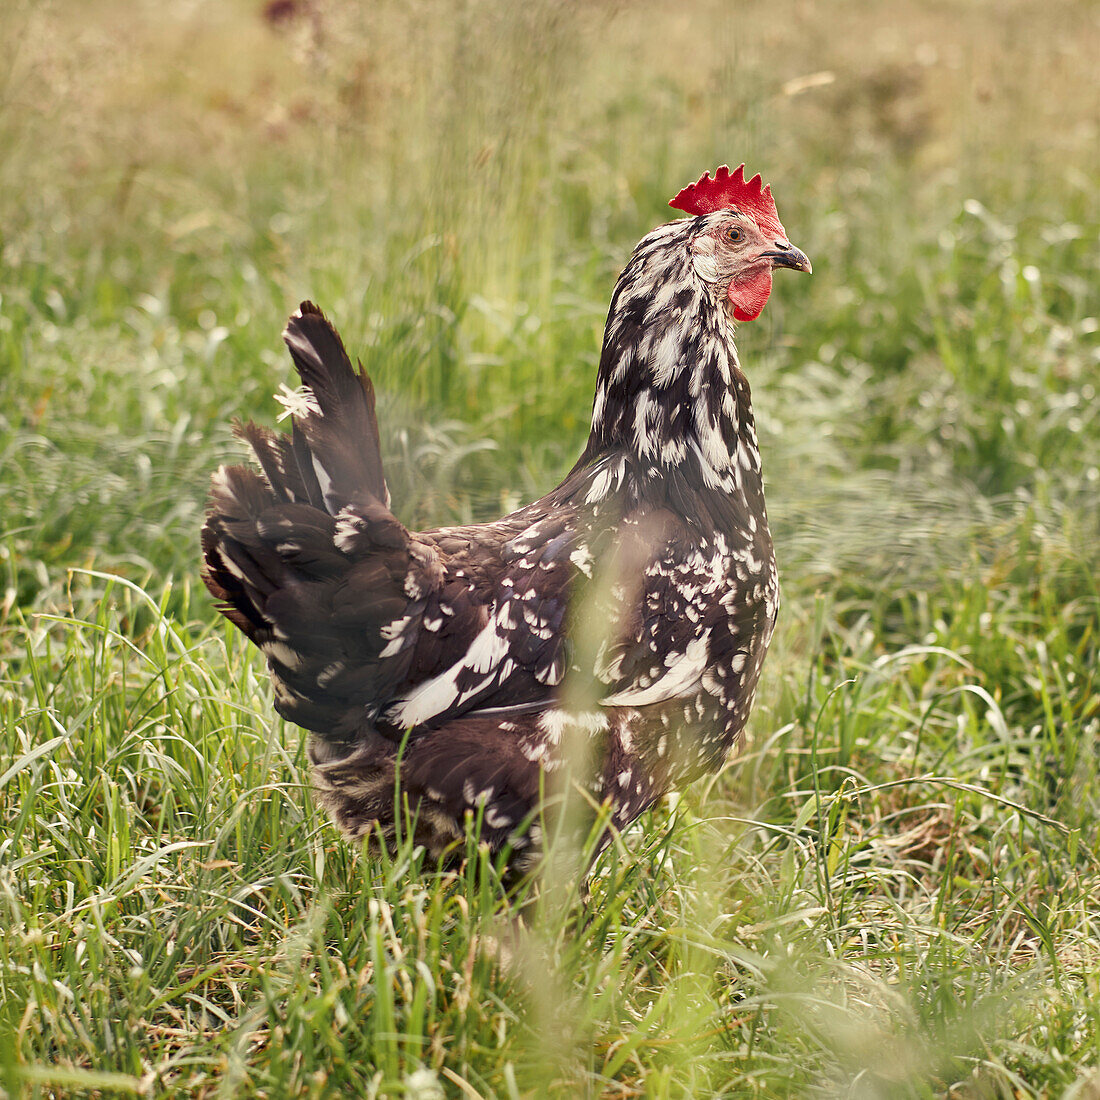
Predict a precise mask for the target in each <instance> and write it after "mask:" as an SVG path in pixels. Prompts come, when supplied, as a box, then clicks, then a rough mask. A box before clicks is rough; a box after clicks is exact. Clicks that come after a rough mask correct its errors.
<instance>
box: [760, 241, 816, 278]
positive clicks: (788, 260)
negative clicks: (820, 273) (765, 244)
mask: <svg viewBox="0 0 1100 1100" xmlns="http://www.w3.org/2000/svg"><path fill="white" fill-rule="evenodd" d="M760 258H761V259H762V260H764V259H768V260H771V262H772V267H789V268H793V269H794V270H795V271H805V272H806V274H807V275H812V274H813V273H814V269H813V267H812V265H811V264H810V260H809V257H808V256H807V255H806V253H805V252H803V251H802V249H801V248H795V246H794V245H793V244H785V245H784V246H783V247H782V248H777V249H775V251H774V252H765V253H764V254H763V255H762V256H761V257H760Z"/></svg>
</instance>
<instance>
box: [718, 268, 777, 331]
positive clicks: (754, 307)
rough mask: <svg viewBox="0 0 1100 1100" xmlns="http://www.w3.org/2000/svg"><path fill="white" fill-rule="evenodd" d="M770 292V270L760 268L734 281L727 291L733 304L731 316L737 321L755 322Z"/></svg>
mask: <svg viewBox="0 0 1100 1100" xmlns="http://www.w3.org/2000/svg"><path fill="white" fill-rule="evenodd" d="M771 292H772V269H771V268H770V267H762V268H760V269H759V270H758V271H755V272H753V273H752V274H750V275H747V276H745V277H744V278H743V279H734V280H733V282H731V283H730V288H729V291H728V294H729V300H730V301H731V302H732V303H733V315H734V317H735V318H736V319H737V320H738V321H755V320H756V318H757V317H759V316H760V314H761V312H762V311H763V309H764V304H765V303H766V302H767V300H768V295H769V294H771Z"/></svg>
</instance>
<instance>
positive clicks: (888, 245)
mask: <svg viewBox="0 0 1100 1100" xmlns="http://www.w3.org/2000/svg"><path fill="white" fill-rule="evenodd" d="M307 7H308V6H307V5H299V8H301V9H306V8H307ZM258 9H259V5H255V4H251V3H244V2H243V0H242V2H240V3H233V4H227V5H213V4H207V3H198V4H176V5H171V6H169V7H168V8H166V9H162V8H160V7H146V6H143V5H125V6H124V5H120V4H118V3H117V2H114V0H96V2H94V3H91V4H79V5H78V4H76V3H72V2H62V0H58V2H57V3H54V4H52V5H41V4H34V3H30V2H26V0H22V2H20V0H17V2H16V3H15V4H14V5H12V10H11V11H10V12H6V13H5V19H4V20H3V21H2V22H3V27H2V28H0V40H2V44H3V46H4V48H3V50H2V51H0V54H2V56H3V57H4V58H5V61H4V64H5V66H6V68H5V70H4V71H3V72H2V73H0V146H2V148H3V150H4V155H3V156H2V157H0V486H2V493H0V569H2V573H3V577H2V583H0V589H2V592H3V597H2V600H0V664H2V667H3V671H2V673H0V1092H2V1093H5V1094H6V1095H8V1096H11V1097H16V1096H32V1097H37V1096H41V1097H47V1096H70V1095H71V1096H77V1095H103V1096H106V1095H145V1096H167V1095H176V1094H180V1095H196V1096H221V1095H224V1096H234V1097H236V1096H257V1097H258V1096H266V1097H278V1096H291V1095H294V1096H299V1095H305V1096H318V1097H320V1096H329V1095H333V1094H337V1093H341V1092H342V1093H345V1094H349V1095H366V1096H386V1097H389V1096H393V1097H399V1096H407V1097H420V1098H428V1097H438V1096H447V1097H452V1096H453V1097H460V1096H461V1097H477V1096H481V1097H537V1096H543V1095H562V1096H575V1095H591V1096H606V1097H620V1096H621V1097H634V1096H639V1097H641V1096H644V1097H654V1098H656V1097H681V1096H703V1097H711V1096H723V1097H724V1096H729V1097H741V1096H784V1095H792V1094H793V1095H848V1096H861V1097H862V1096H867V1097H895V1096H899V1097H900V1096H918V1097H921V1096H952V1097H961V1096H968V1097H970V1096H972V1097H986V1096H1006V1097H1007V1096H1012V1097H1016V1096H1028V1097H1039V1096H1072V1097H1078V1098H1082V1097H1090V1096H1095V1095H1097V1093H1098V1090H1100V1007H1098V1006H1100V928H1098V927H1097V922H1098V917H1097V907H1096V901H1095V899H1096V898H1097V897H1100V867H1098V863H1097V856H1098V837H1097V821H1098V817H1100V776H1098V774H1097V764H1098V760H1100V705H1098V702H1097V700H1098V699H1100V690H1098V689H1100V685H1098V682H1097V677H1098V675H1100V674H1098V672H1097V667H1098V636H1100V589H1098V583H1097V577H1098V576H1100V550H1098V547H1100V519H1098V517H1100V424H1098V421H1097V412H1096V409H1097V407H1098V405H1097V400H1096V398H1097V393H1096V387H1097V385H1098V383H1097V364H1098V360H1100V353H1098V340H1097V331H1098V328H1100V323H1098V320H1097V318H1098V317H1100V301H1098V298H1097V285H1098V280H1097V269H1098V267H1100V251H1098V249H1097V243H1096V242H1097V238H1098V230H1100V221H1098V219H1097V214H1096V210H1095V202H1094V195H1095V190H1096V182H1097V178H1098V174H1100V173H1098V168H1100V165H1098V160H1097V152H1096V150H1097V148H1098V147H1100V143H1098V142H1097V141H1096V137H1097V126H1098V123H1097V118H1096V111H1095V87H1094V76H1093V73H1092V67H1093V62H1092V58H1094V57H1095V56H1096V52H1097V46H1098V45H1100V43H1098V41H1097V39H1098V36H1100V28H1098V25H1097V22H1096V13H1095V10H1094V8H1093V7H1092V6H1090V5H1088V4H1087V3H1074V2H1070V0H1065V2H1059V3H1053V4H1047V5H1043V6H1042V7H1039V6H1036V5H1030V4H1026V3H1022V2H1021V3H1015V2H1008V3H1003V4H1000V5H998V7H997V8H996V9H992V8H989V7H986V6H984V5H967V4H962V3H954V2H949V3H944V4H940V5H924V4H917V3H916V2H915V0H914V2H913V3H909V2H907V0H903V2H902V3H900V4H897V5H892V6H891V7H890V9H889V10H887V9H886V8H883V7H880V6H877V5H873V4H871V3H870V2H869V0H854V2H853V3H851V4H845V5H812V4H802V3H795V2H793V0H791V2H789V3H788V2H781V3H778V4H775V3H773V4H768V5H764V4H757V3H748V4H744V5H738V6H737V8H736V9H730V8H729V5H718V4H710V3H709V2H707V0H692V2H691V3H690V4H688V5H686V6H682V5H681V6H676V7H675V8H673V7H672V6H669V7H668V8H666V7H664V6H661V5H656V4H642V5H637V6H633V7H627V8H618V7H614V6H611V7H605V6H602V5H593V6H587V7H585V8H583V9H578V8H576V7H574V6H570V5H565V4H563V3H555V2H552V0H540V2H538V3H534V4H529V5H524V6H519V5H515V6H513V5H511V4H507V3H504V0H474V2H471V3H469V4H465V5H461V6H458V7H455V8H451V7H449V6H445V5H442V4H437V3H435V2H434V0H429V2H426V3H424V4H419V5H411V6H405V5H398V4H390V3H380V4H377V5H371V6H369V7H368V6H364V7H362V8H360V7H358V6H355V5H351V4H343V3H337V2H335V0H328V2H324V3H321V2H318V3H316V4H314V5H313V6H312V8H310V9H309V11H312V12H313V13H314V14H312V15H311V14H309V11H306V12H305V14H299V16H297V17H295V18H293V19H291V20H289V21H288V22H285V23H282V24H279V25H278V26H273V25H271V24H269V23H268V22H266V21H265V20H264V19H263V18H262V17H261V15H260V13H259V11H258ZM806 77H812V79H809V80H805V79H802V78H806ZM727 159H729V160H733V161H734V162H735V163H736V161H737V160H738V159H746V160H747V161H748V163H749V167H750V168H751V169H756V168H759V169H761V170H763V171H764V172H765V174H766V176H767V177H768V178H769V179H770V181H771V183H772V185H773V188H774V190H775V193H776V197H777V202H778V204H779V207H780V209H781V211H782V216H783V220H784V223H785V224H786V226H787V228H788V230H789V231H790V233H791V236H792V238H793V240H794V241H795V243H796V244H798V245H799V246H800V247H802V248H804V250H805V251H806V252H807V254H808V255H810V256H811V257H812V259H813V262H814V267H815V272H816V273H815V275H814V277H813V279H811V280H798V279H795V278H793V277H792V278H790V279H785V280H784V279H777V285H776V288H775V292H774V294H773V298H772V300H771V302H770V303H769V305H768V309H767V311H766V312H765V314H764V316H763V318H762V319H761V320H760V321H759V322H757V323H756V324H755V325H746V326H743V327H742V330H741V332H740V334H739V346H740V349H741V354H742V358H743V361H744V362H745V364H746V369H747V371H748V373H749V375H750V378H751V380H752V383H753V386H754V393H755V403H756V408H757V415H758V421H759V427H760V432H761V437H762V446H763V449H764V454H765V468H766V474H767V478H768V491H769V506H770V512H771V520H772V526H773V529H774V531H775V535H776V541H777V547H778V554H779V557H780V565H781V570H782V573H783V578H784V585H785V597H784V598H785V605H784V610H783V613H782V616H781V620H780V628H779V631H778V633H777V636H776V639H775V641H774V643H773V649H772V654H771V656H770V658H769V663H768V667H767V669H766V674H765V682H764V684H763V686H762V689H761V692H760V698H759V700H758V703H757V708H756V712H755V714H754V717H753V720H752V723H751V729H750V734H751V736H750V739H749V742H748V744H747V745H746V747H745V750H744V751H743V753H742V754H741V756H740V758H739V759H738V760H737V761H735V762H734V763H732V764H731V766H730V767H729V768H727V769H726V770H725V771H724V772H723V773H722V774H721V775H719V776H718V777H716V778H714V779H713V780H711V781H708V782H705V783H700V784H698V785H696V787H694V788H693V789H692V790H690V791H688V792H686V793H685V794H684V795H683V796H682V797H680V798H679V799H675V800H670V801H669V802H668V804H666V805H663V806H661V807H660V808H659V809H658V810H655V811H654V812H653V813H651V814H649V815H647V817H646V818H645V819H644V820H643V821H642V822H641V824H640V826H639V827H638V828H637V829H635V830H634V831H632V832H631V834H629V835H628V836H627V837H626V838H624V840H623V842H622V843H621V844H618V845H616V846H615V847H614V848H613V849H612V850H610V851H609V852H608V853H606V854H605V855H604V856H603V857H601V860H600V862H599V864H598V866H597V871H596V874H595V875H594V876H593V878H592V880H591V882H590V884H589V885H590V889H589V891H588V892H587V893H584V892H582V891H581V890H580V888H579V886H578V884H577V883H576V882H575V881H571V880H569V879H568V878H566V879H564V880H561V881H558V882H557V883H556V888H554V889H551V890H549V891H548V892H547V893H546V895H545V896H544V897H542V898H541V899H540V900H539V901H538V902H537V904H536V905H535V906H534V908H533V910H532V917H531V920H530V925H529V927H527V928H524V929H521V928H518V927H517V926H516V925H515V923H514V921H513V920H512V919H511V917H510V915H509V909H508V907H507V905H506V904H505V903H504V900H503V897H502V892H501V890H500V887H499V883H498V882H497V879H496V878H495V876H494V871H493V869H492V868H491V867H487V866H485V856H484V853H482V852H480V851H479V850H478V849H477V847H476V844H475V843H474V842H473V841H472V840H471V847H470V859H469V861H468V864H467V869H466V870H465V871H464V872H463V873H461V874H455V873H450V872H441V871H439V870H438V869H437V868H435V867H434V866H432V865H430V864H429V863H428V862H426V861H425V859H424V854H423V852H421V851H419V850H417V849H414V848H412V847H411V845H409V844H405V845H403V846H402V847H400V849H399V850H398V851H397V852H396V853H394V854H393V856H392V858H385V859H380V858H376V857H370V856H368V855H367V854H366V853H362V852H359V851H357V850H354V849H352V848H349V847H348V846H347V845H346V844H344V843H343V842H342V841H341V840H339V838H338V837H336V835H335V834H334V832H333V830H332V828H331V826H330V825H329V824H328V823H327V822H326V821H325V820H324V819H323V816H322V815H320V814H319V813H318V812H317V811H316V810H315V809H314V808H313V806H312V804H311V802H310V798H309V792H308V775H307V770H306V767H305V761H304V754H303V751H302V742H301V736H300V732H299V731H298V730H296V729H293V728H285V727H284V726H283V724H282V723H281V722H280V721H279V720H278V719H277V718H276V717H275V715H274V712H273V709H272V706H271V695H270V690H269V688H268V685H267V682H266V675H265V673H264V670H263V667H262V663H261V662H260V661H259V660H257V658H256V656H255V655H254V654H253V653H252V652H250V651H249V650H248V649H247V648H246V647H245V646H244V645H243V644H242V643H241V641H240V639H239V638H238V637H237V636H235V634H234V633H233V632H232V631H231V630H230V629H228V628H227V627H226V626H224V625H223V624H222V623H220V622H218V621H216V617H215V615H214V614H213V612H212V608H211V606H210V603H209V601H208V600H207V598H206V596H205V593H204V592H203V590H202V588H201V586H200V585H199V584H198V583H197V546H196V533H197V528H198V525H199V522H200V517H201V512H202V507H203V495H204V491H205V481H206V477H207V475H208V472H209V471H210V470H211V469H212V468H214V467H215V466H216V465H217V464H218V462H220V461H222V460H224V459H226V458H227V457H231V456H235V455H236V454H237V453H238V452H237V450H236V445H235V444H234V443H233V442H232V440H231V437H230V434H229V431H228V424H229V421H230V420H231V418H232V417H233V416H235V415H244V416H252V417H256V418H259V419H261V420H264V421H266V422H270V420H271V417H272V414H273V412H274V411H275V406H274V404H273V402H272V401H271V398H270V394H271V392H272V390H273V389H274V388H275V387H276V386H277V384H278V383H279V382H281V381H286V380H288V377H289V368H288V365H287V363H286V362H285V355H284V353H283V351H282V350H281V348H280V346H279V341H278V331H279V328H280V326H281V324H282V321H283V319H284V317H285V315H286V314H287V312H288V311H289V309H290V308H292V307H293V305H294V304H296V302H297V300H298V299H299V298H302V297H306V296H309V297H313V298H314V299H315V300H317V301H318V302H319V303H320V304H322V305H323V306H324V307H325V308H326V309H327V310H329V312H330V313H331V314H332V316H333V317H334V318H335V319H336V320H337V322H338V324H339V325H340V327H341V329H342V330H343V332H344V334H345V337H346V339H347V341H348V344H349V346H350V347H352V348H353V349H356V350H359V351H360V352H361V354H362V356H363V359H364V362H365V363H366V364H367V365H368V366H369V368H370V370H371V371H372V373H373V374H374V375H375V377H376V379H377V381H378V385H379V390H380V394H381V403H382V411H383V417H384V421H383V422H384V425H385V435H386V438H385V441H384V442H385V447H386V460H387V464H388V470H389V473H390V480H391V485H392V487H393V490H394V497H395V504H396V507H397V509H398V512H399V514H400V516H401V518H402V519H404V520H405V521H406V522H408V523H409V524H410V525H414V526H415V525H419V524H427V523H441V522H447V521H450V520H454V519H467V518H473V519H483V518H490V517H492V516H493V515H495V514H499V512H500V511H501V510H502V509H504V508H507V507H511V506H513V505H514V504H516V503H518V502H519V501H521V500H523V499H525V498H530V497H531V496H533V495H535V494H537V493H539V492H542V491H544V490H545V489H546V488H547V487H549V486H550V485H552V484H553V483H555V481H556V480H557V479H558V478H559V477H560V475H561V474H562V473H563V472H564V470H565V469H567V468H568V466H569V465H570V464H571V462H572V460H573V458H574V457H575V455H576V453H577V451H578V450H579V447H580V445H581V443H582V441H583V438H584V435H585V431H586V424H587V412H588V408H589V405H590V401H591V386H592V377H593V374H594V365H595V357H596V354H597V349H598V345H599V338H600V335H601V330H602V324H603V319H604V315H605V311H606V303H607V301H608V298H609V293H610V288H611V285H612V283H613V280H614V277H615V274H616V273H617V271H618V270H619V268H620V267H621V265H622V263H623V261H624V259H625V257H626V256H627V254H628V252H629V249H630V247H631V246H632V245H633V243H634V242H635V240H636V239H637V238H638V237H639V236H641V234H642V233H644V232H645V231H646V230H648V229H649V228H651V227H652V226H653V225H655V224H657V223H658V222H659V221H660V220H662V219H663V218H664V216H665V212H666V208H665V207H664V202H665V200H666V199H667V197H668V196H669V195H671V194H673V193H674V192H675V190H676V189H678V188H679V187H680V186H681V185H682V184H683V183H684V182H685V181H686V180H687V179H688V178H691V177H693V176H697V175H698V173H699V172H701V171H702V170H703V169H704V168H707V167H713V166H714V164H716V163H719V162H721V161H723V160H727Z"/></svg>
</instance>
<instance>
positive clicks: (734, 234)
mask: <svg viewBox="0 0 1100 1100" xmlns="http://www.w3.org/2000/svg"><path fill="white" fill-rule="evenodd" d="M744 239H745V231H744V230H743V229H742V228H741V227H740V226H739V225H731V226H730V227H729V229H727V230H726V240H727V241H733V243H734V244H740V243H741V242H742V241H743V240H744Z"/></svg>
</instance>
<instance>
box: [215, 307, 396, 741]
mask: <svg viewBox="0 0 1100 1100" xmlns="http://www.w3.org/2000/svg"><path fill="white" fill-rule="evenodd" d="M283 338H284V339H285V340H286V343H287V347H288V348H289V349H290V354H291V356H292V357H293V359H294V365H295V367H296V368H297V370H298V373H299V375H300V376H301V379H302V388H301V389H300V390H299V391H298V392H297V393H294V394H292V395H290V396H287V397H285V398H283V403H284V404H285V405H286V406H287V408H288V409H289V411H290V413H291V417H292V424H293V427H292V430H291V432H290V433H289V434H287V433H277V432H273V431H269V430H268V429H266V428H261V427H259V426H258V425H256V424H241V425H239V426H238V428H237V432H238V435H240V436H241V437H242V438H243V439H245V440H246V441H247V442H248V443H249V444H250V446H251V447H252V450H253V451H254V452H255V455H256V458H257V460H258V462H259V464H260V468H261V470H262V475H261V473H259V472H257V471H255V470H253V469H250V468H249V467H246V466H228V467H226V466H223V467H222V468H221V469H219V470H218V471H217V472H216V473H215V474H214V476H213V478H212V481H211V489H210V508H209V512H208V514H207V519H206V523H205V525H204V527H203V531H202V550H203V558H204V568H203V580H204V581H205V583H206V586H207V588H209V589H210V591H211V592H212V593H213V595H214V596H215V597H216V598H217V599H218V600H219V601H221V604H220V610H221V611H222V613H223V614H224V615H225V616H226V617H227V618H228V619H230V621H232V622H233V623H234V624H236V625H237V626H238V627H240V629H241V630H242V631H244V633H245V634H246V635H247V636H248V637H249V638H250V639H251V640H252V641H253V642H254V643H255V644H256V645H257V646H259V647H260V648H261V649H262V650H263V651H264V653H265V654H266V655H267V657H268V662H269V664H270V666H271V671H272V674H273V679H274V681H275V688H276V705H277V707H278V709H279V711H280V713H282V714H283V715H284V716H285V717H287V718H289V719H291V720H292V721H294V722H296V723H298V725H301V726H305V727H306V728H307V729H311V730H316V731H318V732H322V733H325V734H326V735H328V736H330V737H336V738H337V739H339V738H343V737H350V736H351V735H352V734H353V733H354V732H355V731H356V730H357V729H359V728H361V726H362V724H363V723H364V722H365V721H366V722H369V721H370V720H371V718H372V715H373V713H376V711H377V705H378V703H379V700H380V697H381V695H383V694H384V693H385V683H387V682H388V683H393V682H395V681H399V680H400V679H401V677H402V672H403V669H402V668H401V667H398V666H401V665H402V664H407V662H408V660H409V659H410V658H411V654H408V653H405V652H404V651H403V650H402V648H401V647H400V646H398V645H396V644H394V643H393V642H392V639H389V637H388V636H387V635H383V633H382V629H383V628H384V627H386V625H387V624H389V623H391V622H392V620H393V619H394V618H395V616H396V615H398V614H399V613H401V612H403V611H404V609H405V608H406V606H407V603H408V596H407V595H406V593H405V591H404V589H403V580H404V578H405V576H406V573H407V571H408V568H409V534H408V532H407V531H406V530H405V528H404V527H403V526H402V525H401V524H400V523H399V522H398V521H397V520H396V519H395V518H394V516H393V514H392V513H391V512H390V510H389V493H388V491H387V489H386V481H385V477H384V475H383V471H382V456H381V451H380V448H379V436H378V421H377V418H376V416H375V408H374V405H375V402H374V387H373V386H372V385H371V382H370V379H369V378H368V377H367V375H366V373H365V372H364V371H363V369H362V367H361V366H360V368H359V370H358V371H357V370H356V369H355V368H354V367H353V366H352V365H351V361H350V360H349V359H348V355H347V352H346V351H345V350H344V345H343V343H342V342H341V340H340V337H339V335H338V334H337V332H336V330H335V329H334V328H333V327H332V325H331V324H329V322H328V321H327V320H326V319H325V316H324V314H323V313H322V312H321V311H320V310H319V309H318V308H317V307H316V306H315V305H313V304H312V303H311V302H303V303H302V305H301V307H300V308H299V310H298V311H297V312H296V313H295V314H294V315H293V316H292V317H291V318H290V321H289V322H288V324H287V327H286V332H285V333H284V334H283Z"/></svg>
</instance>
